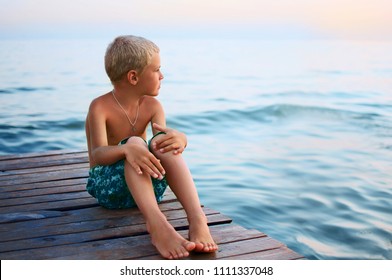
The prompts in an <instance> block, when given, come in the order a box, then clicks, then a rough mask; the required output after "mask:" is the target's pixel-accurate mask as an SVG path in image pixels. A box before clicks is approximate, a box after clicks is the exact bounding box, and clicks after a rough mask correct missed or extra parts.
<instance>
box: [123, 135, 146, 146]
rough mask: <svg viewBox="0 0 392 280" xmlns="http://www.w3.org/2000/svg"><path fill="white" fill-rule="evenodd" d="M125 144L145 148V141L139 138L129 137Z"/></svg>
mask: <svg viewBox="0 0 392 280" xmlns="http://www.w3.org/2000/svg"><path fill="white" fill-rule="evenodd" d="M127 143H131V144H137V145H141V146H143V147H147V143H146V141H144V139H143V138H141V137H139V136H131V137H129V139H128V140H127Z"/></svg>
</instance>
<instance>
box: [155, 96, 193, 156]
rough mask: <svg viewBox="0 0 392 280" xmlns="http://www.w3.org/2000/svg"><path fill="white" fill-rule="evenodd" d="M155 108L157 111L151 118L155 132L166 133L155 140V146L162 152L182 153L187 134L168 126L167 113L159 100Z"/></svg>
mask: <svg viewBox="0 0 392 280" xmlns="http://www.w3.org/2000/svg"><path fill="white" fill-rule="evenodd" d="M154 107H155V106H154ZM154 109H155V113H154V115H153V117H152V119H151V125H152V131H153V134H154V135H155V134H157V133H158V132H164V133H165V135H164V136H163V137H161V138H160V139H158V140H157V141H155V142H154V147H153V148H154V149H155V150H159V151H160V152H161V153H167V152H170V151H173V153H174V154H181V153H182V152H183V151H184V150H185V147H186V145H187V138H186V135H185V134H184V133H182V132H179V131H177V130H174V129H172V128H168V127H166V119H165V113H164V110H163V108H162V105H161V104H160V103H159V101H157V105H156V107H155V108H154Z"/></svg>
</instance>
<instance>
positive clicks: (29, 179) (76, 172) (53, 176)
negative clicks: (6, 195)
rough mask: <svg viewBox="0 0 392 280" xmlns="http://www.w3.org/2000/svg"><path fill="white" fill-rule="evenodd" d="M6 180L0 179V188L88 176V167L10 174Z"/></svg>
mask: <svg viewBox="0 0 392 280" xmlns="http://www.w3.org/2000/svg"><path fill="white" fill-rule="evenodd" d="M10 177H11V178H7V180H0V188H2V187H8V186H13V185H20V184H31V183H41V182H49V181H59V180H67V179H80V178H87V177H88V169H73V170H61V171H50V172H46V173H41V174H39V176H31V174H22V175H18V176H13V175H11V176H10Z"/></svg>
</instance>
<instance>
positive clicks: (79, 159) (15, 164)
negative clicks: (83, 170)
mask: <svg viewBox="0 0 392 280" xmlns="http://www.w3.org/2000/svg"><path fill="white" fill-rule="evenodd" d="M86 162H88V155H87V153H77V154H66V155H53V156H50V157H25V158H20V159H10V160H2V161H0V171H1V172H5V171H7V170H17V169H28V168H37V167H48V166H60V165H67V164H75V163H86Z"/></svg>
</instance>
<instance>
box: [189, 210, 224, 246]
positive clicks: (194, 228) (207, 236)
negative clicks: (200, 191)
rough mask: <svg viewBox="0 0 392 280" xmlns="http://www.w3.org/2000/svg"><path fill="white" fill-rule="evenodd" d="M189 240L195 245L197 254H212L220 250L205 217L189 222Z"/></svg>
mask: <svg viewBox="0 0 392 280" xmlns="http://www.w3.org/2000/svg"><path fill="white" fill-rule="evenodd" d="M189 240H190V241H193V242H194V243H195V245H196V246H195V249H194V251H195V252H202V253H212V252H215V251H216V250H218V245H216V243H215V241H214V239H213V238H212V236H211V233H210V229H209V228H208V225H207V219H206V218H205V217H202V218H198V219H195V220H194V221H191V222H189Z"/></svg>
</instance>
